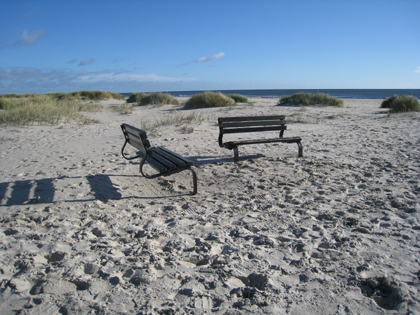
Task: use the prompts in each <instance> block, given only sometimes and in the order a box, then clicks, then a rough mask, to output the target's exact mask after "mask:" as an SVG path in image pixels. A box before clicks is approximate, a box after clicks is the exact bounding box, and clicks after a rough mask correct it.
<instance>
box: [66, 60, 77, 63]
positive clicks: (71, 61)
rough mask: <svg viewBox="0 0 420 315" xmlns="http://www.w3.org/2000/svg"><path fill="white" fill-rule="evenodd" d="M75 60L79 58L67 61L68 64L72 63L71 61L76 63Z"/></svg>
mask: <svg viewBox="0 0 420 315" xmlns="http://www.w3.org/2000/svg"><path fill="white" fill-rule="evenodd" d="M75 62H77V59H72V60H70V61H69V62H67V63H68V64H70V63H75Z"/></svg>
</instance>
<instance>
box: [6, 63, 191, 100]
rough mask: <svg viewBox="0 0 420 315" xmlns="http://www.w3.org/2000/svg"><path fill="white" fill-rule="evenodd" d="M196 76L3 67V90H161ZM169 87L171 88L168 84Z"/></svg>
mask: <svg viewBox="0 0 420 315" xmlns="http://www.w3.org/2000/svg"><path fill="white" fill-rule="evenodd" d="M196 80H197V79H195V78H177V77H164V76H159V75H156V74H132V73H124V72H123V71H118V72H115V71H112V70H108V71H102V72H86V71H70V70H57V69H48V70H45V69H44V70H42V69H35V68H7V69H6V68H2V67H0V94H5V93H27V92H34V93H46V92H54V91H62V92H71V91H76V90H84V89H91V90H98V89H99V90H102V89H108V90H112V91H130V90H132V91H134V90H136V89H138V88H139V86H148V88H150V90H159V89H160V88H161V87H163V86H167V85H169V86H178V85H184V84H186V83H188V82H192V81H196ZM165 89H167V88H165Z"/></svg>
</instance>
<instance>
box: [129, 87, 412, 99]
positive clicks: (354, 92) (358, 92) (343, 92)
mask: <svg viewBox="0 0 420 315" xmlns="http://www.w3.org/2000/svg"><path fill="white" fill-rule="evenodd" d="M207 91H209V90H206V91H204V90H203V91H160V92H162V93H166V94H170V95H172V96H175V97H191V96H193V95H195V94H200V93H203V92H207ZM210 91H211V92H221V93H223V94H239V95H243V96H246V97H265V98H281V97H283V96H290V95H293V94H295V93H298V92H309V93H313V94H317V93H324V94H328V95H330V96H334V97H338V98H362V99H387V98H389V97H391V96H393V95H412V96H414V97H416V98H418V99H420V89H292V90H210ZM121 94H122V95H124V96H125V97H129V96H130V95H131V94H132V92H129V93H121Z"/></svg>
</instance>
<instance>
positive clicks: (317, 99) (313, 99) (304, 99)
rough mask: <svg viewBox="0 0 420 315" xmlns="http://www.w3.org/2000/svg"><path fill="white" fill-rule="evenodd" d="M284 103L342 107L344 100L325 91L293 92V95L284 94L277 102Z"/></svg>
mask: <svg viewBox="0 0 420 315" xmlns="http://www.w3.org/2000/svg"><path fill="white" fill-rule="evenodd" d="M284 104H293V105H304V106H309V105H319V106H338V107H342V106H343V101H342V100H340V99H338V98H336V97H332V96H330V95H328V94H324V93H318V94H312V93H307V92H299V93H295V94H293V95H292V96H283V97H282V98H281V99H280V100H279V101H278V103H277V105H284Z"/></svg>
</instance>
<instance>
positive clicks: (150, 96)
mask: <svg viewBox="0 0 420 315" xmlns="http://www.w3.org/2000/svg"><path fill="white" fill-rule="evenodd" d="M166 104H172V105H179V102H178V100H177V99H176V98H175V97H173V96H172V95H169V94H163V93H160V92H153V93H147V94H146V96H144V97H142V98H141V100H140V102H139V103H138V105H140V106H144V105H166Z"/></svg>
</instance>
